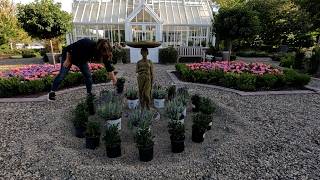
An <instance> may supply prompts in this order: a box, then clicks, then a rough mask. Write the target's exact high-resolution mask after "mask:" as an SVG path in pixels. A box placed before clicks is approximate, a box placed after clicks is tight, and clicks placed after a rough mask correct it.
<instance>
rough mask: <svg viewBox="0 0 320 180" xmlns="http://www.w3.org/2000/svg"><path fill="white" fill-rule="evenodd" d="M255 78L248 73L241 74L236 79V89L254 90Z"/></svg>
mask: <svg viewBox="0 0 320 180" xmlns="http://www.w3.org/2000/svg"><path fill="white" fill-rule="evenodd" d="M256 82H257V76H255V75H252V74H250V73H241V74H240V76H239V78H238V79H237V88H238V89H240V90H244V91H255V90H256Z"/></svg>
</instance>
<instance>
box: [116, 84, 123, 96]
mask: <svg viewBox="0 0 320 180" xmlns="http://www.w3.org/2000/svg"><path fill="white" fill-rule="evenodd" d="M123 90H124V84H119V85H117V93H118V94H122V93H123Z"/></svg>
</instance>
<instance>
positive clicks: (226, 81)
mask: <svg viewBox="0 0 320 180" xmlns="http://www.w3.org/2000/svg"><path fill="white" fill-rule="evenodd" d="M238 79H239V74H236V73H225V74H224V77H223V79H221V80H220V83H221V84H222V85H224V86H225V87H231V88H232V87H237V80H238Z"/></svg>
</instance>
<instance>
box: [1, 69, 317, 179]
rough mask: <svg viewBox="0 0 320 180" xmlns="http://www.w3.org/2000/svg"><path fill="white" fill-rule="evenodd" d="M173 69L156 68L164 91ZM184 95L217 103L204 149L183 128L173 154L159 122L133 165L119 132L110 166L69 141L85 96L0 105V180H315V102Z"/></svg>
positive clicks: (126, 134) (217, 93) (128, 142)
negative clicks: (145, 153)
mask: <svg viewBox="0 0 320 180" xmlns="http://www.w3.org/2000/svg"><path fill="white" fill-rule="evenodd" d="M173 68H174V67H173V66H163V65H156V71H157V73H156V75H157V77H156V81H157V82H158V83H160V84H163V85H168V84H170V83H171V82H170V80H169V77H168V75H167V74H166V70H168V69H173ZM117 69H118V70H120V71H123V72H124V76H125V77H127V78H128V82H129V84H130V85H133V84H136V80H135V74H134V70H135V66H134V65H119V66H118V67H117ZM188 87H189V88H190V91H191V92H192V93H200V94H202V95H206V96H209V97H211V98H212V99H213V100H214V101H215V102H216V103H217V105H218V107H219V108H218V111H217V112H216V114H215V120H214V127H213V129H212V130H211V131H209V132H208V133H207V134H206V139H205V141H204V142H203V143H202V144H195V143H192V142H191V140H190V139H191V138H190V131H191V124H190V123H191V121H190V120H189V121H187V122H188V123H187V129H188V130H187V132H188V133H187V140H186V150H185V152H183V153H181V154H172V153H171V152H170V145H169V138H168V134H167V130H166V120H165V119H164V118H163V116H162V119H161V120H160V121H159V122H155V123H154V124H153V132H154V134H155V136H156V138H155V142H156V144H155V154H154V155H155V156H154V160H153V161H151V162H148V163H142V162H139V161H138V152H137V149H136V147H135V145H134V144H133V142H132V141H133V137H132V134H131V133H130V131H128V130H126V126H125V125H124V126H123V128H124V130H123V131H122V132H123V133H122V140H123V143H122V147H123V156H122V157H121V158H117V159H108V158H107V157H106V153H105V149H104V147H103V146H101V147H100V148H99V149H97V150H95V151H92V150H87V149H85V148H84V140H83V139H78V138H76V137H74V136H73V130H72V124H71V122H70V119H71V115H72V114H71V113H70V112H71V111H72V109H73V108H74V107H75V103H77V102H78V101H79V100H80V99H81V98H82V97H84V95H85V90H79V91H76V92H72V93H69V94H64V95H62V96H59V97H58V100H57V102H54V103H44V102H41V103H19V104H17V103H3V104H0V112H1V118H0V147H1V148H0V179H10V178H11V179H31V178H33V179H319V178H320V160H319V157H320V121H319V117H320V96H319V95H318V94H309V95H285V96H284V95H281V96H279V95H273V96H250V97H241V96H238V95H236V94H233V93H229V92H224V91H221V90H214V89H210V88H204V87H198V86H195V85H189V86H188ZM106 88H111V87H106ZM95 90H96V93H98V91H99V90H100V89H98V88H96V89H95ZM125 121H126V119H125V118H124V122H125ZM124 124H125V123H124Z"/></svg>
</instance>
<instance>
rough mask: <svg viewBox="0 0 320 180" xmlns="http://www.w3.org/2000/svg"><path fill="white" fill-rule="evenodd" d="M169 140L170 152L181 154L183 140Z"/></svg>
mask: <svg viewBox="0 0 320 180" xmlns="http://www.w3.org/2000/svg"><path fill="white" fill-rule="evenodd" d="M170 139H171V151H172V152H173V153H181V152H183V151H184V139H183V140H173V139H172V138H170Z"/></svg>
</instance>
